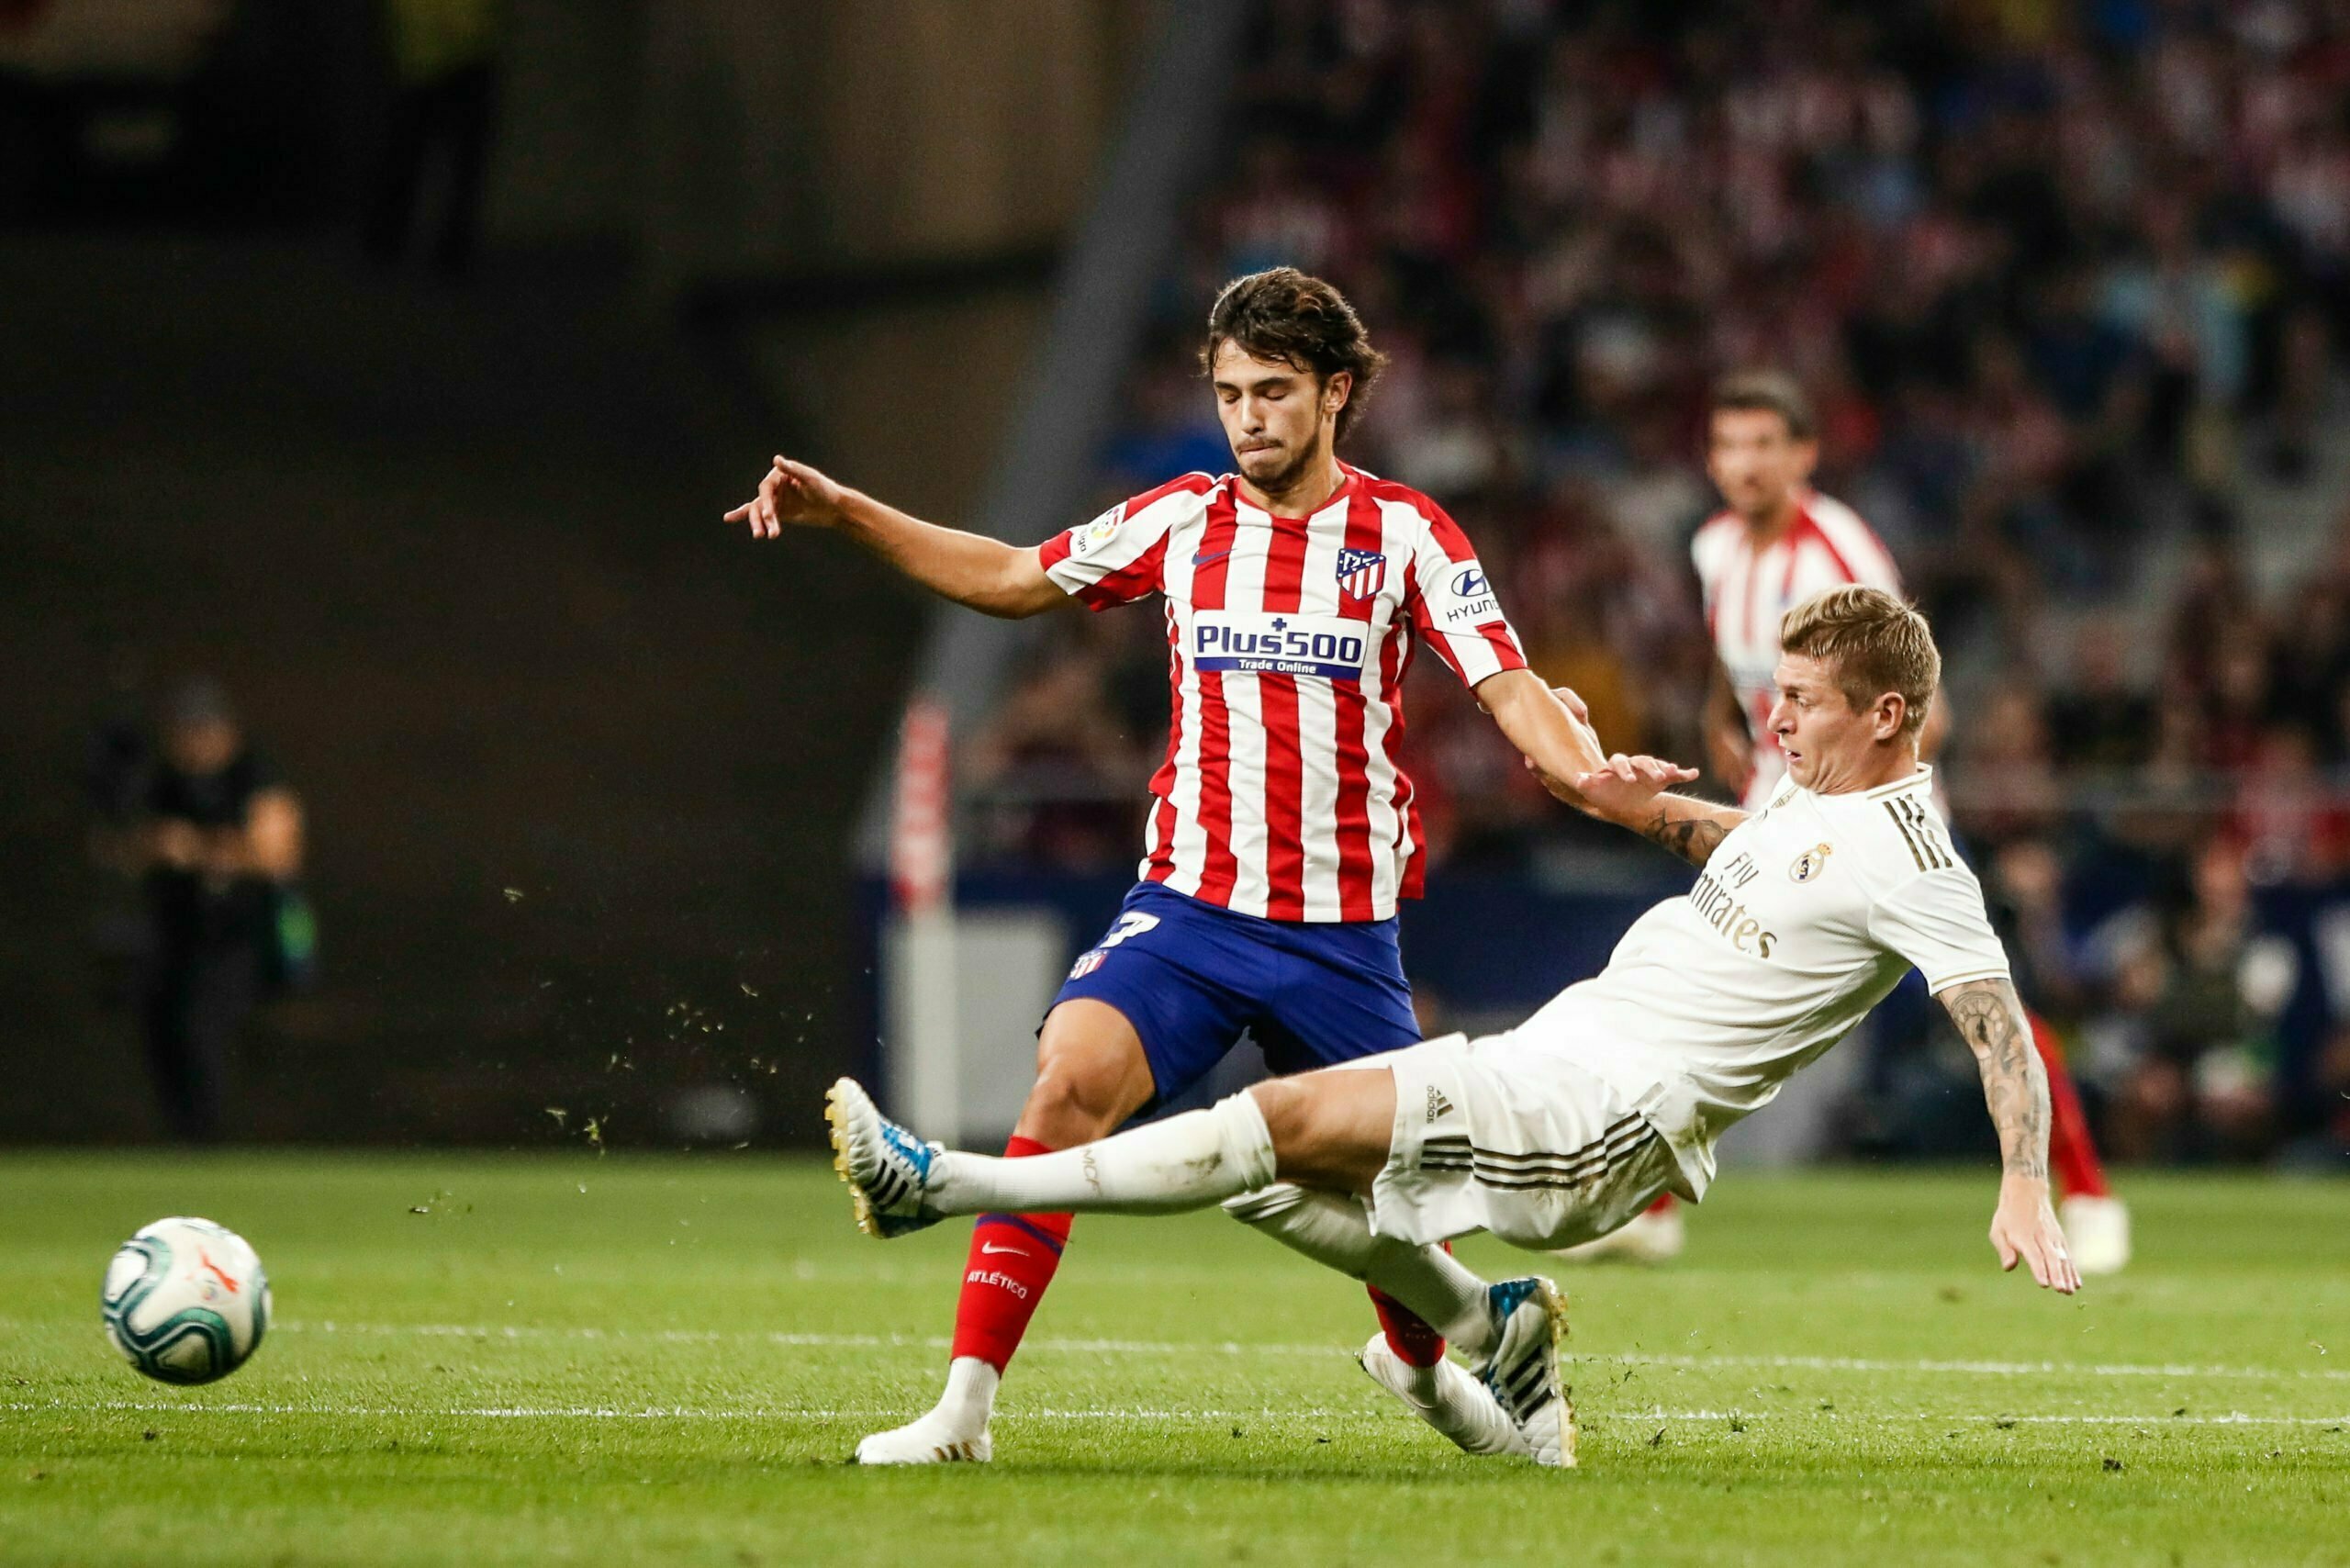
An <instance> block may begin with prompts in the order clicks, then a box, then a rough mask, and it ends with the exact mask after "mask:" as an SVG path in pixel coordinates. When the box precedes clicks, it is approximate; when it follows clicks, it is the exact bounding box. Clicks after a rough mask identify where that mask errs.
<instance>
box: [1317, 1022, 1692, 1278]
mask: <svg viewBox="0 0 2350 1568" xmlns="http://www.w3.org/2000/svg"><path fill="white" fill-rule="evenodd" d="M1348 1066H1350V1067H1384V1068H1386V1069H1388V1070H1390V1071H1391V1072H1393V1074H1394V1076H1395V1133H1394V1141H1393V1144H1391V1145H1390V1147H1389V1149H1388V1155H1387V1167H1386V1169H1385V1170H1382V1171H1381V1172H1380V1173H1379V1177H1378V1179H1377V1180H1376V1181H1375V1182H1372V1184H1371V1228H1372V1229H1373V1230H1375V1231H1377V1232H1378V1233H1379V1234H1380V1235H1382V1236H1393V1237H1396V1238H1401V1239H1403V1240H1406V1241H1413V1242H1421V1243H1426V1242H1435V1241H1448V1240H1449V1239H1451V1238H1453V1237H1456V1236H1466V1235H1468V1234H1469V1233H1470V1232H1472V1231H1477V1230H1486V1231H1491V1232H1492V1233H1493V1234H1494V1235H1495V1236H1497V1237H1499V1238H1502V1239H1503V1240H1504V1241H1507V1242H1512V1243H1515V1244H1516V1245H1517V1246H1520V1247H1530V1248H1554V1247H1572V1246H1574V1245H1575V1244H1576V1243H1578V1242H1583V1241H1589V1240H1592V1239H1593V1238H1596V1237H1601V1236H1605V1235H1606V1234H1607V1233H1608V1232H1609V1231H1612V1230H1614V1229H1616V1228H1617V1226H1621V1225H1623V1224H1624V1223H1625V1222H1626V1221H1628V1220H1629V1219H1630V1218H1631V1217H1632V1216H1633V1215H1637V1214H1639V1212H1640V1211H1641V1210H1642V1209H1644V1208H1646V1207H1648V1205H1649V1204H1650V1203H1651V1201H1652V1200H1653V1199H1654V1198H1655V1197H1656V1195H1657V1194H1658V1193H1661V1192H1662V1191H1664V1189H1665V1188H1666V1187H1667V1186H1668V1185H1672V1186H1678V1185H1679V1179H1680V1167H1679V1165H1678V1164H1677V1163H1676V1162H1675V1161H1674V1159H1673V1151H1672V1149H1671V1148H1670V1147H1669V1146H1668V1145H1667V1144H1666V1143H1665V1141H1664V1139H1663V1137H1661V1136H1660V1135H1659V1134H1658V1133H1657V1130H1656V1129H1655V1128H1654V1127H1652V1126H1650V1125H1649V1123H1648V1121H1647V1120H1646V1119H1645V1118H1644V1117H1642V1116H1641V1114H1639V1112H1638V1111H1636V1110H1634V1109H1633V1108H1632V1106H1631V1105H1630V1104H1629V1103H1628V1102H1627V1101H1626V1100H1625V1098H1624V1097H1623V1096H1622V1095H1621V1094H1619V1093H1618V1092H1617V1091H1616V1090H1614V1089H1613V1088H1611V1087H1609V1086H1608V1085H1607V1084H1606V1083H1604V1082H1602V1081H1600V1080H1598V1079H1597V1078H1595V1077H1593V1076H1592V1075H1591V1074H1590V1073H1589V1072H1587V1071H1585V1070H1583V1069H1582V1068H1580V1067H1577V1066H1576V1065H1575V1064H1574V1063H1573V1062H1572V1061H1570V1060H1568V1059H1567V1058H1566V1057H1565V1056H1564V1055H1562V1054H1561V1053H1559V1052H1555V1051H1546V1050H1542V1049H1539V1048H1538V1047H1532V1046H1530V1045H1529V1044H1528V1043H1527V1041H1526V1039H1525V1038H1524V1037H1523V1036H1516V1035H1488V1036H1484V1037H1483V1038H1481V1039H1475V1040H1472V1039H1470V1038H1469V1037H1468V1036H1465V1035H1446V1036H1441V1037H1440V1038H1438V1039H1434V1040H1429V1041H1427V1042H1426V1043H1424V1044H1421V1045H1417V1046H1412V1047H1407V1048H1405V1049H1404V1050H1400V1051H1391V1052H1388V1053H1386V1054H1385V1055H1382V1056H1377V1057H1371V1058H1366V1059H1364V1060H1362V1061H1360V1062H1350V1063H1348Z"/></svg>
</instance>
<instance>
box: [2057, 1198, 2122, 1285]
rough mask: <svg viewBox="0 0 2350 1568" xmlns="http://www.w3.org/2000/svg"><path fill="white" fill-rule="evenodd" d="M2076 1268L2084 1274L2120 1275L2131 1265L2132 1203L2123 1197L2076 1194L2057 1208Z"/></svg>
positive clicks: (2058, 1218) (2058, 1217) (2059, 1220)
mask: <svg viewBox="0 0 2350 1568" xmlns="http://www.w3.org/2000/svg"><path fill="white" fill-rule="evenodd" d="M2056 1218H2057V1221H2058V1222H2059V1223H2060V1224H2062V1225H2063V1226H2064V1227H2065V1244H2066V1245H2067V1246H2068V1247H2069V1248H2071V1249H2072V1253H2073V1267H2075V1268H2076V1269H2078V1270H2079V1271H2081V1272H2082V1273H2083V1274H2085V1275H2086V1274H2118V1273H2120V1272H2121V1271H2122V1270H2123V1269H2125V1268H2127V1267H2129V1265H2130V1205H2129V1204H2125V1203H2123V1202H2122V1201H2121V1199H2120V1198H2115V1197H2099V1198H2092V1197H2089V1196H2088V1195H2087V1194H2086V1193H2076V1194H2075V1195H2074V1196H2072V1197H2069V1198H2066V1199H2065V1201H2064V1203H2063V1204H2059V1205H2058V1206H2057V1209H2056Z"/></svg>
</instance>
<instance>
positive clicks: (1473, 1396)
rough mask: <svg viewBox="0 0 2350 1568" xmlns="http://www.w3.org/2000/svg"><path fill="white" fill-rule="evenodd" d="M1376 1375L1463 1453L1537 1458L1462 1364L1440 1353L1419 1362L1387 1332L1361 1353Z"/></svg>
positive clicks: (1365, 1367)
mask: <svg viewBox="0 0 2350 1568" xmlns="http://www.w3.org/2000/svg"><path fill="white" fill-rule="evenodd" d="M1355 1360H1356V1361H1359V1362H1360V1363H1361V1364H1362V1370H1363V1371H1365V1372H1369V1373H1370V1374H1371V1381H1372V1382H1373V1383H1377V1384H1379V1386H1380V1387H1382V1388H1383V1389H1385V1390H1386V1391H1387V1392H1388V1393H1390V1394H1393V1395H1394V1396H1395V1397H1396V1398H1398V1399H1400V1400H1402V1401H1403V1402H1404V1404H1405V1405H1407V1406H1410V1407H1411V1411H1412V1414H1413V1415H1415V1416H1417V1417H1419V1418H1420V1419H1421V1420H1423V1421H1426V1422H1427V1424H1428V1425H1429V1426H1431V1427H1434V1428H1436V1429H1437V1430H1438V1431H1439V1432H1441V1433H1443V1434H1444V1435H1445V1436H1446V1437H1447V1438H1449V1439H1451V1441H1452V1443H1453V1446H1455V1447H1456V1448H1458V1449H1460V1451H1461V1452H1463V1453H1474V1454H1518V1455H1521V1456H1523V1457H1526V1458H1528V1459H1530V1458H1532V1457H1533V1455H1534V1450H1533V1449H1532V1448H1531V1447H1530V1446H1528V1444H1527V1440H1526V1437H1525V1434H1523V1433H1522V1432H1520V1431H1519V1430H1518V1429H1517V1428H1516V1426H1515V1425H1513V1424H1512V1423H1511V1421H1510V1418H1509V1417H1507V1416H1506V1415H1504V1414H1503V1413H1502V1407H1501V1406H1499V1405H1497V1404H1495V1403H1494V1396H1493V1394H1491V1393H1490V1392H1488V1391H1487V1390H1486V1387H1485V1385H1484V1384H1483V1383H1479V1382H1478V1381H1477V1380H1476V1379H1475V1378H1473V1377H1472V1376H1470V1375H1469V1374H1468V1373H1467V1372H1463V1371H1462V1370H1461V1369H1460V1366H1459V1365H1458V1364H1456V1363H1455V1362H1452V1361H1446V1360H1443V1359H1439V1360H1438V1361H1437V1363H1436V1365H1434V1366H1432V1367H1416V1366H1414V1365H1412V1364H1411V1363H1410V1362H1408V1361H1404V1358H1403V1357H1401V1356H1399V1355H1397V1354H1396V1353H1395V1352H1394V1350H1393V1349H1391V1348H1390V1347H1389V1345H1388V1343H1387V1336H1386V1335H1385V1334H1384V1333H1379V1334H1373V1335H1372V1336H1371V1343H1370V1344H1368V1345H1365V1346H1364V1347H1363V1348H1362V1353H1361V1354H1360V1355H1359V1356H1357V1357H1356V1358H1355Z"/></svg>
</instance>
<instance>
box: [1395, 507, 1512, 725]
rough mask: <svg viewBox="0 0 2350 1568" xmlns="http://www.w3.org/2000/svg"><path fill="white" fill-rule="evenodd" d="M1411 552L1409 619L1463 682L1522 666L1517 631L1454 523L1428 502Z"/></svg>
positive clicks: (1473, 683)
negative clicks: (1503, 611)
mask: <svg viewBox="0 0 2350 1568" xmlns="http://www.w3.org/2000/svg"><path fill="white" fill-rule="evenodd" d="M1421 518H1422V521H1423V522H1424V524H1425V526H1424V527H1423V528H1422V529H1421V530H1420V536H1419V540H1418V543H1417V544H1416V548H1415V549H1414V550H1413V552H1412V563H1411V573H1412V586H1411V592H1410V596H1409V602H1410V609H1411V614H1412V624H1413V625H1414V626H1415V627H1416V628H1418V630H1419V633H1420V634H1421V635H1422V636H1423V637H1425V638H1427V643H1428V645H1429V646H1430V647H1432V648H1434V649H1435V650H1436V652H1437V656H1438V658H1441V659H1442V660H1443V661H1444V662H1445V665H1446V666H1448V667H1449V669H1450V670H1451V671H1452V673H1453V674H1455V675H1457V676H1459V677H1460V683H1461V684H1462V685H1463V686H1468V687H1472V688H1473V687H1475V686H1476V685H1477V683H1478V682H1479V681H1482V680H1484V679H1486V678H1489V677H1492V676H1496V675H1500V674H1501V673H1502V672H1503V671H1505V670H1513V669H1524V668H1525V667H1526V653H1525V650H1524V649H1522V648H1521V647H1519V646H1518V642H1517V633H1516V631H1515V630H1513V629H1512V628H1511V626H1510V623H1509V618H1508V617H1507V616H1505V615H1504V614H1503V613H1502V606H1501V600H1500V599H1498V598H1496V597H1495V596H1494V586H1493V584H1492V582H1491V581H1489V580H1488V579H1487V577H1486V576H1485V568H1484V566H1483V564H1482V563H1481V562H1479V560H1478V559H1477V552H1476V551H1475V550H1474V549H1473V548H1472V547H1471V545H1470V543H1469V536H1468V535H1467V534H1466V533H1463V532H1461V531H1460V524H1459V523H1457V522H1455V521H1452V519H1451V518H1449V517H1448V516H1446V515H1445V512H1444V509H1443V508H1441V507H1439V506H1438V505H1436V503H1434V502H1433V501H1430V502H1427V510H1425V511H1423V512H1422V513H1421Z"/></svg>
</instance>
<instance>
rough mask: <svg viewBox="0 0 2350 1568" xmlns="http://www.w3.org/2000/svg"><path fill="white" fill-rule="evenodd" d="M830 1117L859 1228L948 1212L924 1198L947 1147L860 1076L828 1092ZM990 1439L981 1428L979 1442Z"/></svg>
mask: <svg viewBox="0 0 2350 1568" xmlns="http://www.w3.org/2000/svg"><path fill="white" fill-rule="evenodd" d="M824 1120H825V1121H827V1122H829V1123H831V1124H832V1131H833V1169H834V1170H837V1171H839V1172H840V1178H841V1180H842V1181H844V1182H847V1183H848V1193H849V1197H850V1199H851V1200H852V1201H853V1202H854V1203H855V1204H856V1228H857V1229H859V1230H861V1231H863V1232H865V1234H866V1235H867V1236H878V1237H880V1238H883V1239H884V1240H887V1239H888V1238H890V1237H893V1236H904V1235H907V1234H909V1233H911V1232H912V1231H917V1230H922V1229H924V1228H925V1227H927V1226H934V1225H936V1224H937V1223H938V1222H939V1221H940V1220H942V1219H945V1218H946V1215H943V1214H940V1213H939V1212H938V1211H937V1210H935V1209H934V1208H932V1207H931V1206H930V1205H929V1204H926V1203H924V1202H923V1197H924V1195H925V1194H926V1193H928V1191H929V1188H930V1172H931V1165H932V1163H933V1162H934V1160H936V1159H937V1158H938V1157H939V1155H940V1154H942V1153H943V1152H945V1151H944V1150H942V1149H941V1148H939V1146H938V1145H936V1144H934V1143H924V1142H923V1140H922V1139H920V1138H918V1137H914V1135H913V1134H912V1133H910V1132H908V1131H907V1130H906V1129H905V1128H903V1127H901V1126H899V1125H898V1124H897V1123H895V1122H893V1121H891V1120H890V1118H889V1117H887V1116H885V1115H883V1114H881V1113H880V1111H879V1110H878V1108H876V1107H875V1105H874V1103H873V1096H871V1095H870V1094H867V1092H865V1091H864V1089H863V1088H861V1087H860V1086H859V1085H858V1083H857V1081H856V1080H855V1079H853V1078H844V1079H840V1080H838V1081H835V1082H834V1084H833V1086H832V1088H831V1089H829V1090H827V1091H826V1092H825V1093H824ZM921 1424H922V1423H920V1422H916V1423H914V1425H915V1426H920V1425H921ZM901 1429H902V1430H906V1431H912V1429H913V1428H912V1427H909V1428H901ZM986 1440H987V1439H986V1434H985V1433H981V1434H980V1438H979V1441H980V1442H981V1443H982V1444H984V1443H985V1442H986Z"/></svg>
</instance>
